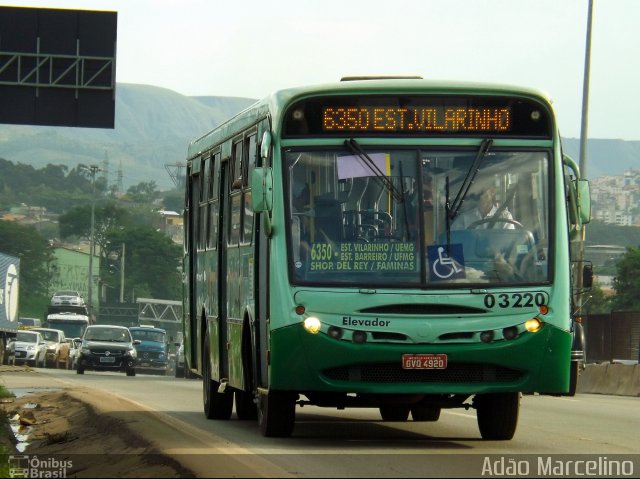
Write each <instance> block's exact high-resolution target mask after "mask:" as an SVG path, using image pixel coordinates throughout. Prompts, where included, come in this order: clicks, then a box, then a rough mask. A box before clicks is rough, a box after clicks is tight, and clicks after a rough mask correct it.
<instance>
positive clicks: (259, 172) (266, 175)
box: [251, 167, 273, 213]
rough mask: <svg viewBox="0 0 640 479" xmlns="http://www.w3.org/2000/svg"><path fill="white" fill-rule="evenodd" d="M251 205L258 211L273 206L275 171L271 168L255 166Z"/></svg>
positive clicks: (252, 179) (262, 211) (252, 177)
mask: <svg viewBox="0 0 640 479" xmlns="http://www.w3.org/2000/svg"><path fill="white" fill-rule="evenodd" d="M251 207H252V208H253V211H255V212H256V213H264V212H265V211H271V208H272V207H273V172H272V170H271V168H267V167H262V168H254V169H253V172H252V173H251Z"/></svg>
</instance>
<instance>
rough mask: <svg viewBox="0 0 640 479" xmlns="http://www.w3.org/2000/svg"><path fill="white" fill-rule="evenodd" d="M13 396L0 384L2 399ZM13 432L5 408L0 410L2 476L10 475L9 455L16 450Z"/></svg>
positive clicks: (0, 475)
mask: <svg viewBox="0 0 640 479" xmlns="http://www.w3.org/2000/svg"><path fill="white" fill-rule="evenodd" d="M12 396H13V394H11V393H10V392H9V391H8V390H7V389H6V388H5V387H4V386H1V385H0V399H3V398H8V397H12ZM12 434H13V433H12V432H11V427H10V426H9V417H8V416H7V413H6V412H5V411H4V410H0V477H9V455H10V454H13V453H14V452H15V451H14V447H13V442H12V441H11V435H12Z"/></svg>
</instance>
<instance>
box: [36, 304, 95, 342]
mask: <svg viewBox="0 0 640 479" xmlns="http://www.w3.org/2000/svg"><path fill="white" fill-rule="evenodd" d="M79 309H80V311H81V312H73V311H64V312H58V313H51V314H48V315H47V320H46V321H45V327H47V328H53V329H61V330H62V331H64V334H65V336H66V337H67V338H81V337H82V335H83V334H84V330H85V329H87V326H89V324H90V323H91V320H90V317H89V315H88V314H84V313H83V312H82V311H83V310H85V309H86V308H85V307H80V308H79Z"/></svg>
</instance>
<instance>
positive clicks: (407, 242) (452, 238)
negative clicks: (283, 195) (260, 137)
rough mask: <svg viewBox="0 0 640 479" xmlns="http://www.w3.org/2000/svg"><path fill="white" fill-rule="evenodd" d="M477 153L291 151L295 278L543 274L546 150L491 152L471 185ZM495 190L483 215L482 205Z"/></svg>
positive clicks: (530, 278) (471, 278) (489, 279)
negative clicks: (480, 210)
mask: <svg viewBox="0 0 640 479" xmlns="http://www.w3.org/2000/svg"><path fill="white" fill-rule="evenodd" d="M475 155H476V152H475V151H469V150H466V151H464V150H462V151H442V152H425V151H423V152H419V151H415V150H410V149H407V150H375V149H371V151H368V152H367V156H368V157H369V159H370V160H363V159H362V158H360V157H359V156H357V155H351V154H349V153H345V152H337V151H313V152H310V151H299V152H294V151H290V152H288V153H287V155H286V159H287V165H288V171H289V173H288V177H289V178H288V182H289V199H288V200H287V204H288V205H289V209H290V212H291V213H290V224H291V225H292V227H291V241H290V244H291V247H292V251H291V262H290V264H291V265H292V266H293V268H292V270H293V275H294V278H296V280H298V281H300V282H303V283H304V282H311V283H313V282H316V281H317V282H322V283H340V284H344V283H348V282H353V283H356V284H359V283H362V284H364V283H372V282H373V283H382V284H384V283H396V282H398V281H400V282H402V283H407V284H409V283H416V284H417V283H425V286H426V285H427V284H430V285H443V284H457V283H485V284H486V283H500V284H504V283H529V282H538V281H546V280H547V279H548V270H547V263H546V241H547V237H548V217H547V215H546V213H545V211H547V210H546V209H545V207H546V206H547V202H548V194H549V192H548V166H547V163H548V155H547V153H546V152H522V151H521V152H509V151H500V152H498V151H494V152H492V153H490V154H489V155H487V157H486V158H485V159H484V161H483V162H482V163H481V164H480V167H479V168H477V172H476V174H475V175H474V176H473V178H472V179H473V181H472V182H470V184H471V186H470V187H469V188H468V189H465V188H463V185H464V184H465V178H468V177H470V176H469V175H471V174H472V173H470V170H471V168H472V165H473V163H474V158H475ZM369 163H371V164H369ZM467 181H469V180H467ZM306 190H308V195H307V194H306V193H305V192H306ZM489 193H492V195H489ZM307 196H308V198H307ZM489 196H491V200H492V201H493V202H492V204H491V205H490V207H489V208H488V209H486V210H485V211H484V212H483V214H482V216H479V215H480V213H478V210H477V209H476V204H477V203H478V202H479V201H480V199H481V198H484V197H489ZM456 198H457V201H455V200H456ZM455 203H457V204H458V205H459V206H458V207H457V208H455V210H453V209H452V208H451V204H455ZM471 218H472V219H473V220H471ZM443 252H446V253H443ZM443 264H445V265H449V266H447V267H444V268H443V267H442V265H443ZM453 265H455V267H454V266H453ZM372 272H373V273H376V274H375V275H371V273H372Z"/></svg>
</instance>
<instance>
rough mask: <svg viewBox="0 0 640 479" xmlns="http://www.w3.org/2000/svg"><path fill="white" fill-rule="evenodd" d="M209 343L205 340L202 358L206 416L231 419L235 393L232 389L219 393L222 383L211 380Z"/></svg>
mask: <svg viewBox="0 0 640 479" xmlns="http://www.w3.org/2000/svg"><path fill="white" fill-rule="evenodd" d="M208 344H209V341H208V337H207V339H206V340H205V349H204V357H203V358H202V399H203V403H204V414H205V416H206V417H207V419H230V418H231V413H232V412H233V393H232V391H231V389H228V390H226V391H225V392H218V388H219V387H220V383H219V382H217V381H214V380H213V379H211V365H210V363H209V346H208Z"/></svg>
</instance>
